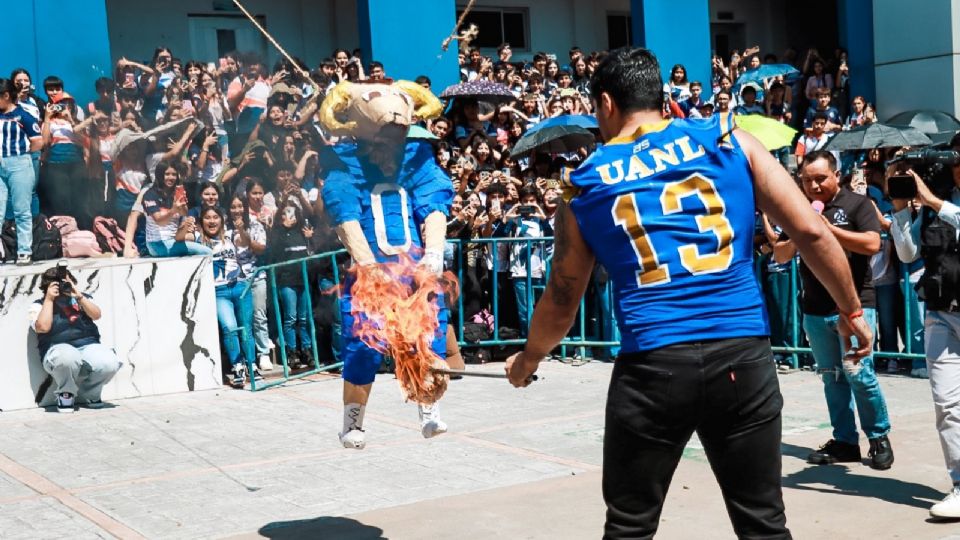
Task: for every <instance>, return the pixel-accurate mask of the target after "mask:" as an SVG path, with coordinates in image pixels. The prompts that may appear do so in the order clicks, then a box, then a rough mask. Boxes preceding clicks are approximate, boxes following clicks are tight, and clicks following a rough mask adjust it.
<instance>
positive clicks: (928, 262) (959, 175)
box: [890, 136, 960, 519]
mask: <svg viewBox="0 0 960 540" xmlns="http://www.w3.org/2000/svg"><path fill="white" fill-rule="evenodd" d="M950 146H951V148H952V149H953V150H954V151H960V136H954V137H953V140H951V141H950ZM906 173H907V174H909V175H910V176H912V177H913V178H914V181H915V182H916V185H917V190H916V191H917V193H916V195H917V196H916V201H917V202H919V203H920V205H921V206H920V208H919V209H916V210H915V209H914V207H913V206H912V205H911V201H910V200H909V199H900V198H895V199H893V207H894V210H895V211H896V213H895V214H894V215H893V225H892V226H891V227H890V236H892V237H893V244H894V246H895V247H896V248H897V255H898V256H899V257H900V259H901V260H902V261H904V262H912V261H915V260H916V259H918V258H920V257H922V258H923V263H924V272H923V276H922V277H921V278H920V281H919V282H918V283H917V293H918V296H919V297H920V298H921V299H922V300H923V301H924V302H925V303H926V308H927V316H926V319H925V321H924V325H923V328H924V350H925V351H926V356H927V374H928V376H929V378H930V389H931V391H932V392H933V406H934V411H935V412H936V423H937V431H938V432H939V434H940V444H941V446H942V447H943V457H944V460H945V461H946V465H947V472H948V473H949V475H950V480H951V481H952V483H953V488H952V490H951V491H950V492H949V493H948V494H947V496H946V497H945V498H944V499H943V500H942V501H940V502H939V503H937V504H935V505H933V507H931V508H930V515H931V516H933V517H935V518H952V519H957V518H960V355H958V354H957V350H958V349H960V165H954V166H953V168H952V170H951V169H949V168H947V169H946V170H944V171H943V172H942V173H941V174H942V176H938V177H936V178H928V180H927V181H926V182H925V181H924V180H923V179H921V178H920V176H918V175H917V173H915V172H914V171H913V170H907V171H906ZM951 176H952V178H950V177H951ZM951 180H952V182H951ZM931 187H932V188H933V189H932V190H931Z"/></svg>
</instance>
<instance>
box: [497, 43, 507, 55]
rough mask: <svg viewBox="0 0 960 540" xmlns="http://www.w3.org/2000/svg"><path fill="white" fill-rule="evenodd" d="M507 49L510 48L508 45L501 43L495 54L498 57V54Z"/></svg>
mask: <svg viewBox="0 0 960 540" xmlns="http://www.w3.org/2000/svg"><path fill="white" fill-rule="evenodd" d="M509 48H510V44H509V43H501V44H500V46H499V47H497V54H498V55H499V54H500V53H502V52H503V50H504V49H509Z"/></svg>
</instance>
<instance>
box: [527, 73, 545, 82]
mask: <svg viewBox="0 0 960 540" xmlns="http://www.w3.org/2000/svg"><path fill="white" fill-rule="evenodd" d="M542 82H543V75H541V74H539V73H537V72H536V71H534V72H533V73H531V74H530V77H529V78H527V83H542Z"/></svg>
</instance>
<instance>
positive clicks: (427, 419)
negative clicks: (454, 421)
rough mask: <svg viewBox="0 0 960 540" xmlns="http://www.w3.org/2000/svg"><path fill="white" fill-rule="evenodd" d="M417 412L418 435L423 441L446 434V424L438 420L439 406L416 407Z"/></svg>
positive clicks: (420, 405)
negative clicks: (420, 434)
mask: <svg viewBox="0 0 960 540" xmlns="http://www.w3.org/2000/svg"><path fill="white" fill-rule="evenodd" d="M417 412H418V413H419V414H420V433H422V434H423V438H424V439H430V438H432V437H436V436H437V435H440V434H443V433H446V432H447V424H446V422H444V421H443V420H440V405H439V404H438V403H434V404H432V405H423V404H418V405H417Z"/></svg>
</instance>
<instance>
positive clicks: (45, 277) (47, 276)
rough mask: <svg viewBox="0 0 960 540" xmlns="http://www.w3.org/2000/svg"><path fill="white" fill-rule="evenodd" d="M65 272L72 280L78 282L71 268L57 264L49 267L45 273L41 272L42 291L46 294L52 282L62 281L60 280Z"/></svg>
mask: <svg viewBox="0 0 960 540" xmlns="http://www.w3.org/2000/svg"><path fill="white" fill-rule="evenodd" d="M64 273H65V274H66V275H67V277H69V278H70V280H71V281H73V282H74V283H76V282H77V278H76V277H75V276H74V275H73V274H72V273H71V272H70V271H69V270H67V269H66V268H64V267H63V266H60V265H57V266H54V267H53V268H47V269H46V271H44V273H42V274H40V286H39V288H40V291H42V292H43V293H44V294H46V292H47V287H49V286H50V284H51V283H60V280H61V279H63V274H64Z"/></svg>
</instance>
